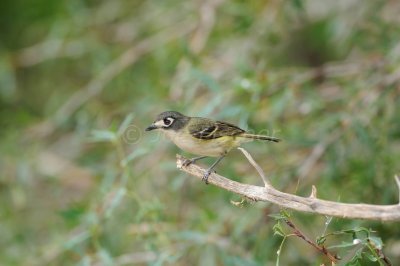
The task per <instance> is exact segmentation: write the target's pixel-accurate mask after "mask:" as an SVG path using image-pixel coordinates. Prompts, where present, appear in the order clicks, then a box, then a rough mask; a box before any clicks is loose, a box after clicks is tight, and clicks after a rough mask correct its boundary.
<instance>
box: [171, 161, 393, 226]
mask: <svg viewBox="0 0 400 266" xmlns="http://www.w3.org/2000/svg"><path fill="white" fill-rule="evenodd" d="M185 160H186V158H184V157H182V156H181V155H177V162H176V163H177V167H178V168H179V169H181V170H182V171H184V172H186V173H188V174H190V175H193V176H196V177H198V178H200V179H201V178H202V177H203V175H204V173H205V172H206V169H204V168H201V167H200V166H198V165H196V164H190V165H188V166H185V167H184V166H183V162H184V161H185ZM208 182H209V183H210V184H213V185H216V186H218V187H220V188H223V189H225V190H228V191H231V192H234V193H236V194H239V195H242V196H244V197H246V198H250V199H253V200H255V201H268V202H271V203H274V204H277V205H279V206H282V207H285V208H289V209H293V210H297V211H302V212H309V213H317V214H322V215H327V216H335V217H341V218H347V219H367V220H380V221H400V204H394V205H372V204H363V203H360V204H350V203H341V202H334V201H327V200H321V199H318V198H315V197H301V196H297V195H292V194H288V193H284V192H281V191H279V190H277V189H275V188H274V187H260V186H254V185H248V184H242V183H239V182H236V181H233V180H230V179H228V178H226V177H223V176H221V175H218V174H215V173H212V174H211V175H210V176H209V178H208ZM399 185H400V180H399ZM399 188H400V186H399Z"/></svg>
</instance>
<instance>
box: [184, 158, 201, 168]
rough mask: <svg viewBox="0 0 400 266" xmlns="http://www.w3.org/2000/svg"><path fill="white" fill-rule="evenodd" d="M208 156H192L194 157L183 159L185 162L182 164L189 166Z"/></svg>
mask: <svg viewBox="0 0 400 266" xmlns="http://www.w3.org/2000/svg"><path fill="white" fill-rule="evenodd" d="M206 157H207V156H200V157H195V158H192V159H185V160H184V161H183V163H182V166H185V167H186V166H189V165H190V164H192V163H194V162H196V161H198V160H200V159H204V158H206Z"/></svg>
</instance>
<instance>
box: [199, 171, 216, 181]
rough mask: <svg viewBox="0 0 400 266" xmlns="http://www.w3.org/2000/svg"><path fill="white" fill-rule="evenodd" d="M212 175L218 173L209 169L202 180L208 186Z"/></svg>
mask: <svg viewBox="0 0 400 266" xmlns="http://www.w3.org/2000/svg"><path fill="white" fill-rule="evenodd" d="M211 173H216V171H213V170H212V169H209V170H207V171H206V172H205V173H204V175H203V177H202V178H201V181H204V183H206V185H208V177H209V176H210V175H211Z"/></svg>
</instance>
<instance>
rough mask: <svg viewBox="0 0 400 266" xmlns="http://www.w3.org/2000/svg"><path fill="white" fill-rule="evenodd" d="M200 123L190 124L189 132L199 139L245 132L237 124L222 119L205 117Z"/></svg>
mask: <svg viewBox="0 0 400 266" xmlns="http://www.w3.org/2000/svg"><path fill="white" fill-rule="evenodd" d="M200 124H201V125H199V124H196V125H191V126H189V133H190V134H191V135H192V136H193V137H195V138H197V139H216V138H220V137H224V136H236V135H238V134H240V133H243V132H245V131H244V130H243V129H241V128H239V127H237V126H235V125H232V124H230V123H226V122H222V121H213V120H209V119H204V120H203V121H202V122H201V123H200Z"/></svg>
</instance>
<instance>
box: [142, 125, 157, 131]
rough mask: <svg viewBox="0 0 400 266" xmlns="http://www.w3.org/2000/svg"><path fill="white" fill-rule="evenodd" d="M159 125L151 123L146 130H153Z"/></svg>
mask: <svg viewBox="0 0 400 266" xmlns="http://www.w3.org/2000/svg"><path fill="white" fill-rule="evenodd" d="M157 128H158V127H157V126H156V125H155V124H151V125H150V126H148V127H147V128H146V129H145V130H146V131H151V130H153V129H157Z"/></svg>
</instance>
